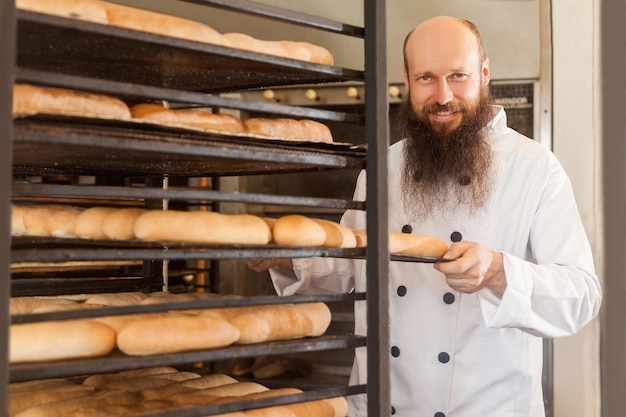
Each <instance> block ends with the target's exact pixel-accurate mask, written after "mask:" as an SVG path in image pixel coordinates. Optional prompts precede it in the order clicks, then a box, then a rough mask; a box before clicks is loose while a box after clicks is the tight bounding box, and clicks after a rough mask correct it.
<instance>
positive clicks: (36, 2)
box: [15, 0, 109, 24]
mask: <svg viewBox="0 0 626 417" xmlns="http://www.w3.org/2000/svg"><path fill="white" fill-rule="evenodd" d="M15 7H17V8H18V9H22V10H28V11H31V12H37V13H45V14H51V15H57V16H62V17H70V18H72V19H80V20H87V21H90V22H95V23H100V24H107V23H108V22H109V19H108V18H107V13H106V10H104V7H102V5H100V4H98V3H97V2H96V1H91V0H54V1H50V0H16V1H15Z"/></svg>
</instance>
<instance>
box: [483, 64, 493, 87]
mask: <svg viewBox="0 0 626 417" xmlns="http://www.w3.org/2000/svg"><path fill="white" fill-rule="evenodd" d="M482 73H483V83H482V84H483V87H484V86H486V85H487V84H489V81H490V80H491V71H490V70H489V58H485V62H484V63H483V69H482Z"/></svg>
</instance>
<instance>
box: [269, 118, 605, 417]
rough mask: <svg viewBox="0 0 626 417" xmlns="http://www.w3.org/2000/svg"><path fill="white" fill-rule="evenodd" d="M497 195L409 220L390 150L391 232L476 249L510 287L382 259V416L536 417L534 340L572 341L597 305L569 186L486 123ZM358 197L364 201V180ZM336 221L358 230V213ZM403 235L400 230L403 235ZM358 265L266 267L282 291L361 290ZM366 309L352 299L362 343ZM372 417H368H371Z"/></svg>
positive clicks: (549, 159) (555, 168) (359, 379)
mask: <svg viewBox="0 0 626 417" xmlns="http://www.w3.org/2000/svg"><path fill="white" fill-rule="evenodd" d="M491 127H492V132H493V133H492V134H491V135H490V139H489V140H490V142H491V144H492V146H493V152H494V154H493V155H494V169H495V171H494V173H495V188H494V190H493V194H492V196H493V198H492V203H491V204H490V206H489V207H488V208H487V209H486V210H485V211H484V212H483V213H482V214H474V215H471V216H470V215H469V214H468V213H467V212H463V211H462V210H461V211H459V210H457V211H456V212H454V213H452V212H450V213H445V214H444V215H441V216H434V217H433V218H432V219H429V220H427V221H424V222H420V223H411V222H410V221H409V220H408V219H409V216H408V215H407V214H406V213H405V211H404V210H403V206H402V198H401V195H400V191H399V190H400V175H401V172H400V170H399V169H398V167H400V166H402V148H403V145H404V141H400V142H398V143H396V144H394V145H392V146H391V147H390V149H389V167H390V170H389V178H388V183H389V189H388V190H389V229H390V230H391V231H402V229H403V227H404V226H405V225H409V226H411V228H412V232H413V233H414V234H423V235H430V236H435V237H438V238H440V239H443V240H445V241H446V242H448V243H451V242H452V241H456V240H468V241H473V242H478V243H480V244H482V245H483V246H485V247H486V248H488V249H491V250H496V251H500V252H502V253H503V257H504V270H505V273H506V278H507V289H506V291H505V293H504V295H503V296H502V297H501V298H500V297H498V296H497V295H496V294H495V293H493V292H491V290H489V289H482V290H480V291H478V292H477V293H474V294H461V293H458V292H456V291H454V290H452V289H451V288H450V287H449V286H448V285H447V284H446V281H445V277H444V275H443V274H441V273H439V272H438V271H436V270H435V269H434V268H433V266H432V264H422V263H409V262H390V265H389V281H390V300H389V317H390V341H389V342H390V346H391V351H390V355H391V357H390V358H389V361H390V372H391V374H390V384H391V393H390V398H391V405H392V410H391V411H390V414H392V415H394V417H542V416H544V405H543V394H542V386H541V375H542V352H543V351H542V338H543V337H559V336H567V335H571V334H573V333H575V332H576V331H578V330H579V329H580V328H581V327H583V326H584V325H585V324H586V323H588V322H589V321H590V320H591V319H592V318H593V317H595V316H596V315H597V313H598V310H599V308H600V302H601V288H600V283H599V281H598V278H597V276H596V274H595V272H594V264H593V259H592V254H591V249H590V245H589V243H588V240H587V237H586V234H585V231H584V229H583V225H582V222H581V219H580V215H579V213H578V210H577V207H576V204H575V200H574V195H573V192H572V188H571V184H570V181H569V178H568V177H567V175H566V173H565V171H564V170H563V168H562V166H561V165H560V163H559V162H558V161H557V159H556V157H555V156H554V155H553V154H552V153H551V152H550V151H549V150H547V149H546V148H545V147H543V146H542V145H540V144H538V143H537V142H535V141H533V140H531V139H528V138H526V137H524V136H522V135H520V134H519V133H517V132H515V131H514V130H512V129H510V128H508V127H507V125H506V115H505V112H504V110H503V109H502V108H501V107H500V108H499V109H498V113H497V115H496V116H495V118H494V120H493V121H492V122H491ZM354 199H355V200H365V175H364V173H363V172H362V173H361V175H360V176H359V179H358V180H357V185H356V190H355V194H354ZM342 223H343V224H344V225H346V226H348V227H352V228H355V229H361V228H365V227H366V224H365V213H364V212H362V211H354V210H352V211H348V212H346V213H345V214H344V216H343V218H342ZM405 231H406V228H405ZM364 263H365V261H364V260H350V259H329V258H307V259H294V260H293V264H294V273H293V274H291V273H286V272H285V271H284V270H282V271H279V270H277V269H273V270H272V271H270V272H271V275H272V279H273V282H274V286H275V288H276V290H277V292H278V293H279V294H282V295H292V294H295V293H308V294H315V293H318V294H319V293H329V292H346V291H350V290H351V289H352V288H354V289H355V290H356V291H365V290H366V288H365V283H366V274H365V268H364ZM364 303H365V301H360V302H356V303H355V320H356V328H355V332H356V334H362V335H365V334H366V332H367V323H366V322H365V318H366V314H365V304H364ZM365 355H366V351H365V348H359V349H357V352H356V359H355V365H354V369H353V374H352V378H351V383H354V384H356V383H359V384H364V383H366V382H367V377H366V356H365ZM348 399H349V401H350V411H349V415H350V416H366V415H367V402H366V398H365V395H359V396H353V397H349V398H348ZM376 417H377V416H376Z"/></svg>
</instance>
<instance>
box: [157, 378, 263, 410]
mask: <svg viewBox="0 0 626 417" xmlns="http://www.w3.org/2000/svg"><path fill="white" fill-rule="evenodd" d="M268 390H269V388H267V387H265V386H263V385H261V384H258V383H256V382H235V383H232V384H226V385H220V386H217V387H213V388H205V389H196V390H190V391H185V392H181V393H178V394H174V395H172V396H170V397H168V400H171V401H173V402H174V403H176V404H181V405H183V404H198V405H199V404H208V403H214V402H216V403H221V402H224V401H218V400H219V398H226V397H228V398H230V397H237V398H240V397H243V396H246V395H248V394H254V393H259V392H263V391H268Z"/></svg>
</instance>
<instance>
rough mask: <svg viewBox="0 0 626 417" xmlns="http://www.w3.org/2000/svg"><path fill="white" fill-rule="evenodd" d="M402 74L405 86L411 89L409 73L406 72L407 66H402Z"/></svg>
mask: <svg viewBox="0 0 626 417" xmlns="http://www.w3.org/2000/svg"><path fill="white" fill-rule="evenodd" d="M402 75H403V76H404V88H405V89H406V90H407V91H409V74H407V72H406V67H402Z"/></svg>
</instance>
